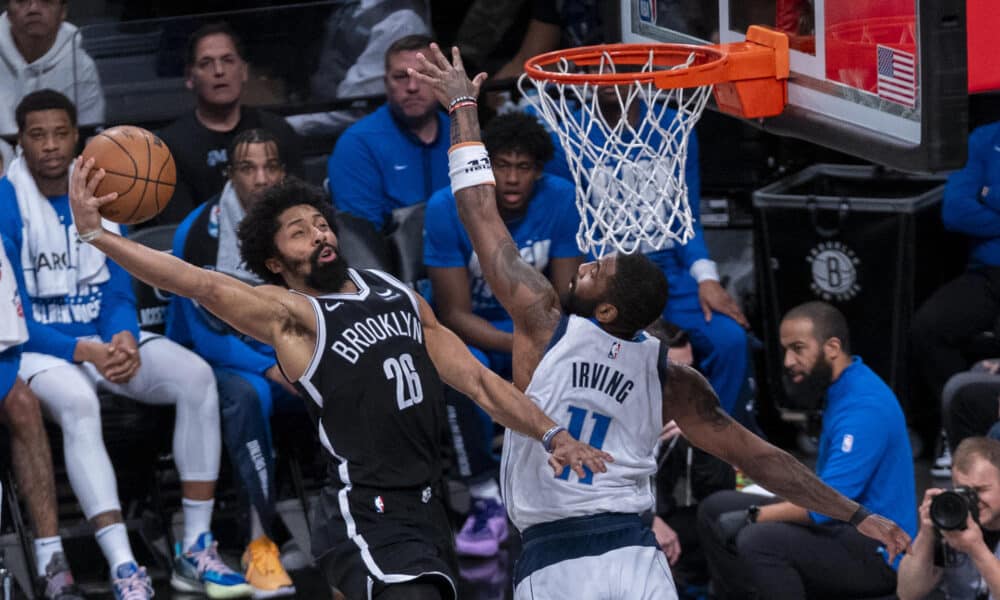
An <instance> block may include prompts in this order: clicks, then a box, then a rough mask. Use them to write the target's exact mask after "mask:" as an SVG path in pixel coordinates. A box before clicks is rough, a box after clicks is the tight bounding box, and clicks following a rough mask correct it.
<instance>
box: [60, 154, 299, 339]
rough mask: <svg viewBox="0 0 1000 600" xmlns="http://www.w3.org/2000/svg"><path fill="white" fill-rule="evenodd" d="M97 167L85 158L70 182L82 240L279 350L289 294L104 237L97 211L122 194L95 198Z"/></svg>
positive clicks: (141, 276)
mask: <svg viewBox="0 0 1000 600" xmlns="http://www.w3.org/2000/svg"><path fill="white" fill-rule="evenodd" d="M93 165H94V159H89V160H87V161H86V162H84V161H83V158H82V157H79V158H77V159H76V165H75V168H74V170H73V174H72V176H71V179H70V186H69V200H70V206H71V208H72V210H73V222H74V223H75V224H76V227H77V231H79V232H80V236H81V238H82V239H85V240H86V239H87V238H88V237H90V238H91V239H90V240H89V241H90V243H91V244H93V245H94V246H96V247H97V249H99V250H100V251H101V252H103V253H104V254H106V255H107V256H108V257H109V258H110V259H111V260H113V261H115V262H116V263H118V264H119V265H121V266H122V268H124V269H125V270H126V271H128V272H129V273H131V274H132V275H133V276H135V277H138V278H139V279H141V280H142V281H144V282H146V283H148V284H149V285H151V286H154V287H157V288H160V289H163V290H167V291H169V292H171V293H174V294H177V295H180V296H185V297H187V298H191V299H193V300H196V301H198V303H200V304H201V305H202V306H204V307H205V308H207V309H208V310H210V311H212V312H213V313H214V314H215V315H217V316H218V317H219V318H220V319H222V320H223V321H226V322H227V323H229V324H230V325H232V326H233V327H235V328H236V329H238V330H240V331H241V332H243V333H245V334H247V335H250V336H252V337H254V338H256V339H258V340H260V341H261V342H264V343H265V344H270V345H272V346H273V345H276V344H275V342H276V335H277V333H278V332H280V331H281V327H280V326H279V325H280V323H281V322H283V321H284V320H288V319H289V318H290V310H289V308H288V307H287V306H285V305H284V303H283V302H281V301H279V300H278V292H279V291H284V290H280V289H279V288H277V287H274V286H261V287H260V288H253V287H251V286H249V285H247V284H245V283H243V282H241V281H239V280H237V279H235V278H233V277H229V276H227V275H223V274H221V273H216V272H213V271H208V270H206V269H200V268H198V267H195V266H194V265H191V264H188V263H186V262H184V261H183V260H180V259H179V258H175V257H174V256H171V255H170V254H167V253H166V252H159V251H157V250H153V249H151V248H147V247H146V246H143V245H142V244H137V243H135V242H133V241H131V240H128V239H126V238H123V237H121V236H119V235H115V234H113V233H111V232H109V231H105V230H104V229H103V228H102V225H101V215H100V213H99V212H98V209H99V208H100V207H101V206H102V205H103V204H106V203H107V202H110V201H112V200H114V199H115V198H116V197H117V194H115V193H111V194H108V195H106V196H101V197H99V198H98V197H96V196H95V195H94V191H95V190H96V189H97V184H98V183H99V182H100V181H101V179H102V178H103V177H104V169H100V170H97V171H95V172H93V173H92V171H93ZM91 174H92V176H91ZM88 177H89V181H88ZM91 236H96V237H91ZM269 288H270V289H269ZM284 295H286V296H287V295H288V294H287V293H285V294H284Z"/></svg>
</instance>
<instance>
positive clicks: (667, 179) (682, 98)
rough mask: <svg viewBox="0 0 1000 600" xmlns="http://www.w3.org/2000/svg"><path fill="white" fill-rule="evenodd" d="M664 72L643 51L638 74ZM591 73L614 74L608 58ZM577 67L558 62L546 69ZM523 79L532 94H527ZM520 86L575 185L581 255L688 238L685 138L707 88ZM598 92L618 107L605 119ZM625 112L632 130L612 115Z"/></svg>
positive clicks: (645, 248)
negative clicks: (553, 137) (633, 119)
mask: <svg viewBox="0 0 1000 600" xmlns="http://www.w3.org/2000/svg"><path fill="white" fill-rule="evenodd" d="M693 59H694V55H691V57H689V59H688V63H687V64H682V65H678V66H676V67H673V68H686V67H687V66H688V65H689V64H690V63H691V61H692V60H693ZM663 68H664V67H657V66H654V64H653V53H652V51H650V57H649V60H648V61H647V62H646V64H645V65H643V66H642V68H641V71H642V72H650V71H652V70H653V69H663ZM591 69H596V70H594V71H592V73H591V74H595V73H597V74H600V73H614V72H616V71H615V65H614V61H613V58H612V57H611V56H610V55H608V54H607V53H605V54H604V55H603V57H602V59H601V64H600V65H599V66H597V67H592V68H591ZM576 70H577V69H576V67H575V66H574V65H573V64H572V63H569V62H567V61H566V60H565V59H563V60H561V61H560V62H559V64H557V65H555V70H554V71H552V72H559V73H570V72H575V71H576ZM526 81H531V82H532V83H533V84H534V88H535V89H533V90H526V89H525V87H526V83H525V82H526ZM519 85H520V87H521V90H522V92H523V93H524V96H525V98H527V99H528V100H529V102H530V103H531V104H532V105H533V106H534V107H535V108H536V109H537V111H538V114H539V115H540V116H541V118H543V119H544V120H545V122H546V123H547V124H548V126H549V128H550V129H552V130H553V131H555V132H556V133H557V135H558V136H559V141H560V143H561V144H562V147H563V149H564V150H565V152H566V160H567V163H568V164H569V170H570V172H571V173H572V174H573V180H574V182H575V183H576V206H577V209H578V210H579V211H580V229H579V231H578V232H577V236H576V241H577V245H579V247H580V249H581V250H582V251H584V252H592V253H593V254H594V255H595V256H598V257H600V256H603V255H604V254H605V253H607V252H608V251H618V252H623V253H626V254H631V253H633V252H636V251H640V250H641V251H643V252H648V251H651V250H660V249H662V248H664V247H666V246H668V245H672V244H671V242H677V243H680V244H684V243H687V242H688V240H690V239H691V238H692V237H693V236H694V227H693V223H692V216H691V207H690V205H689V204H688V198H687V182H686V181H685V178H684V165H685V163H686V161H687V148H688V137H689V135H690V134H691V131H692V130H693V129H694V125H695V123H696V122H697V121H698V118H699V117H700V116H701V113H702V111H703V110H704V108H705V104H706V103H707V102H708V98H709V95H710V94H711V92H712V86H710V85H708V86H701V87H693V88H677V89H660V88H658V87H656V85H655V84H653V83H652V82H649V83H632V84H630V85H620V86H616V87H610V86H607V85H603V86H598V85H595V84H593V83H579V84H575V83H574V84H568V83H556V82H549V81H539V80H534V79H531V78H529V77H528V76H527V75H522V76H521V80H520V82H519ZM601 89H603V90H604V92H603V94H604V96H605V106H607V105H608V99H610V97H611V96H613V97H614V100H615V101H617V104H618V112H617V114H616V115H611V118H612V119H613V120H612V121H611V122H609V121H608V120H607V118H606V116H605V114H604V112H602V110H601V108H600V104H599V102H598V99H599V95H598V92H599V90H601ZM536 92H537V93H536ZM671 108H672V109H673V110H675V111H676V117H674V118H671V115H672V114H673V113H672V111H671ZM630 110H633V111H635V112H636V115H641V118H640V119H638V122H637V123H636V124H635V125H633V124H632V123H629V120H628V119H625V118H619V117H618V115H628V114H629V111H630ZM607 112H609V113H611V112H614V111H607Z"/></svg>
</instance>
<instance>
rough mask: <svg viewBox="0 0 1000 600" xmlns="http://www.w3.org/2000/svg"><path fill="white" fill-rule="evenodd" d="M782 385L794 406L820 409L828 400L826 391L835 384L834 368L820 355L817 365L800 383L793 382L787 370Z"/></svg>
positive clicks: (782, 378) (783, 375)
mask: <svg viewBox="0 0 1000 600" xmlns="http://www.w3.org/2000/svg"><path fill="white" fill-rule="evenodd" d="M781 383H782V385H783V386H784V388H785V394H787V395H788V399H789V401H790V403H791V405H792V406H794V407H795V408H803V409H819V408H822V407H823V402H824V400H825V399H826V390H827V389H828V388H829V387H830V384H831V383H833V366H832V365H831V364H830V363H829V362H828V361H827V360H826V357H824V356H823V355H822V354H820V355H819V357H817V359H816V364H815V365H814V366H813V368H812V370H811V371H809V372H808V373H806V374H805V376H803V377H802V381H799V382H798V383H796V382H794V381H792V377H791V374H790V373H789V371H788V370H787V369H786V370H785V372H784V373H783V374H782V377H781Z"/></svg>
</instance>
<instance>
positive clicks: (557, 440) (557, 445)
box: [549, 431, 615, 477]
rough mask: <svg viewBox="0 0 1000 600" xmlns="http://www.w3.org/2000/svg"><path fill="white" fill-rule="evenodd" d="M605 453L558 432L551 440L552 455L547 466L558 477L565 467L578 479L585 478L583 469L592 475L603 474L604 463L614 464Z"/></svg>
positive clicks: (562, 432)
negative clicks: (573, 472)
mask: <svg viewBox="0 0 1000 600" xmlns="http://www.w3.org/2000/svg"><path fill="white" fill-rule="evenodd" d="M614 460H615V459H614V458H613V457H612V456H611V455H610V454H608V453H607V452H603V451H601V450H598V449H597V448H594V447H593V446H591V445H590V444H584V443H583V442H580V441H578V440H576V439H574V438H573V436H571V435H570V434H569V433H568V432H567V431H560V432H559V433H557V434H556V436H555V437H554V438H552V454H551V455H550V456H549V466H550V467H552V471H553V473H554V475H559V474H560V473H562V470H563V469H564V468H565V467H569V468H571V469H573V471H575V472H576V474H577V475H579V476H580V477H586V476H587V472H586V471H584V467H586V468H588V469H590V471H591V472H592V473H605V472H607V470H608V468H607V467H606V466H605V465H604V463H609V462H614Z"/></svg>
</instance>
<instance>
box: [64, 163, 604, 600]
mask: <svg viewBox="0 0 1000 600" xmlns="http://www.w3.org/2000/svg"><path fill="white" fill-rule="evenodd" d="M93 162H94V161H93V159H90V160H89V161H86V162H84V161H83V159H82V158H79V159H77V161H76V169H75V170H74V172H73V175H72V176H71V183H70V192H69V196H70V203H71V206H72V209H73V216H74V223H76V226H77V228H78V230H79V231H80V239H81V240H84V241H86V242H88V243H90V244H93V245H94V246H95V247H96V248H98V249H99V250H101V251H102V252H104V253H105V254H106V255H107V256H108V257H109V258H111V259H112V260H114V261H115V262H116V263H118V264H119V265H121V266H122V267H123V268H124V269H125V270H127V271H129V272H130V273H132V274H133V275H135V276H136V277H139V278H140V279H142V280H143V281H145V282H146V283H148V284H150V285H152V286H154V287H157V288H159V289H163V290H167V291H170V292H173V293H174V294H179V295H182V296H185V297H189V298H191V299H193V300H196V301H197V302H198V303H199V304H200V305H201V306H203V307H205V308H206V309H207V310H210V311H211V312H212V313H213V314H215V315H216V316H217V317H219V318H220V319H222V320H223V321H225V322H227V323H228V324H229V325H231V326H232V327H234V328H235V329H237V330H239V331H240V332H242V333H244V334H246V335H249V336H252V337H254V338H255V339H257V340H259V341H260V342H262V343H264V344H267V345H269V346H271V347H273V348H274V350H275V353H276V354H277V359H278V365H279V366H280V367H281V370H282V372H283V374H284V375H285V377H286V378H288V380H289V381H291V382H293V383H294V385H295V386H296V388H297V389H298V391H299V393H300V395H301V396H302V397H303V398H304V399H305V401H306V405H307V406H308V408H309V410H310V412H311V413H312V415H313V417H314V419H315V421H316V430H317V434H318V436H319V439H320V442H321V443H322V445H323V447H324V449H325V450H326V455H327V458H328V459H329V461H330V477H329V479H328V481H327V484H326V486H325V487H324V488H323V490H322V492H321V493H320V497H319V499H318V501H317V506H316V508H315V510H314V516H313V519H312V521H313V531H312V542H313V544H312V547H313V554H314V556H315V557H316V559H317V563H318V564H319V566H320V568H321V569H322V571H323V574H324V576H325V577H326V579H327V582H328V583H329V584H330V585H331V587H335V588H337V589H339V590H340V591H341V592H343V593H344V595H346V596H347V597H348V598H349V599H350V600H358V599H360V598H366V599H367V600H373V599H375V600H457V587H456V585H455V578H454V576H453V574H452V573H453V565H454V562H455V561H454V551H453V549H452V535H451V530H450V526H449V523H448V520H447V515H446V513H445V511H444V507H443V504H442V502H441V498H440V489H441V470H442V469H441V452H440V448H439V447H438V444H439V440H440V430H441V429H440V428H441V422H442V415H443V413H444V404H443V400H442V398H441V381H440V380H439V375H440V379H441V380H444V381H445V382H446V383H448V384H449V385H451V386H452V387H454V388H455V389H457V390H458V391H460V392H461V393H463V394H465V395H466V396H468V397H470V398H472V399H473V400H474V401H475V402H477V403H478V404H479V405H480V406H481V407H482V408H483V409H484V410H485V411H486V412H487V413H489V415H490V416H491V417H493V418H494V419H495V420H496V421H497V422H500V423H503V424H504V425H506V426H508V427H510V428H512V429H514V430H517V431H520V432H522V433H524V434H525V436H528V437H534V438H535V439H536V440H542V441H543V442H544V448H545V450H543V451H551V455H550V460H551V461H552V470H550V473H549V476H550V477H553V476H554V475H556V474H559V473H560V472H561V470H562V469H563V467H571V468H573V469H575V470H576V472H577V474H578V476H580V477H584V476H585V475H586V471H584V467H587V468H588V469H593V470H596V471H600V472H603V471H604V470H605V466H604V461H605V460H608V461H610V460H611V457H610V456H608V455H607V454H606V453H604V452H601V451H598V450H594V449H593V448H591V447H590V446H588V445H586V444H583V443H580V442H578V441H577V440H575V439H573V438H572V437H571V436H570V435H568V434H567V433H565V431H561V430H560V428H559V427H558V426H556V424H555V423H554V422H553V421H552V420H551V419H549V418H548V417H546V416H545V414H544V413H542V412H541V410H539V408H538V407H537V406H536V405H535V404H533V403H532V402H531V401H530V400H528V398H526V397H525V396H524V394H522V393H521V392H519V391H517V390H516V389H515V388H514V387H513V386H512V385H511V384H510V383H508V382H506V381H503V380H502V379H501V378H500V377H498V376H497V375H495V374H494V373H492V372H491V371H489V370H487V369H486V367H484V366H483V365H482V364H481V363H479V361H477V360H476V359H475V358H473V356H472V354H471V353H470V352H469V350H468V348H467V347H466V346H465V344H464V343H463V342H462V341H461V340H459V338H458V337H457V336H456V335H455V334H454V333H452V332H451V331H449V330H448V329H447V328H445V327H444V326H443V325H441V324H440V323H439V322H438V321H437V319H436V318H435V316H434V313H433V311H432V310H431V309H430V307H429V306H428V305H427V303H426V302H425V301H424V300H423V299H422V298H420V296H419V295H418V294H416V293H414V292H413V290H411V289H410V288H408V287H406V286H405V285H403V284H402V283H400V282H399V281H398V280H396V279H395V278H394V277H392V276H391V275H388V274H386V273H382V272H380V271H376V270H373V269H372V270H355V269H351V268H349V267H348V266H347V263H346V262H345V261H344V259H343V258H342V256H341V255H340V249H339V246H338V241H337V235H336V224H335V221H334V220H333V207H332V205H331V204H330V201H329V199H328V197H327V196H326V195H325V194H324V193H323V192H322V191H321V190H318V189H317V188H315V187H313V186H309V185H307V184H305V183H303V182H301V181H299V180H297V179H295V178H293V177H289V178H286V180H285V181H283V182H282V183H279V184H277V185H275V186H273V187H271V188H270V189H269V190H268V191H267V192H266V193H265V195H264V197H263V198H261V199H260V200H259V201H258V202H257V203H256V204H254V205H253V206H252V207H251V208H250V209H249V210H248V211H247V215H246V217H244V219H243V221H242V222H241V223H240V228H239V232H238V235H239V240H240V252H241V256H242V259H243V261H244V262H245V263H246V265H247V268H248V269H249V270H251V271H252V272H253V273H254V274H255V275H257V276H258V277H260V278H261V279H262V280H264V281H266V282H268V283H269V284H270V285H261V286H258V287H251V286H249V285H247V284H245V283H243V282H241V281H239V280H237V279H235V278H233V277H229V276H227V275H224V274H221V273H219V272H216V271H209V270H206V269H200V268H198V267H195V266H194V265H191V264H189V263H186V262H184V261H182V260H179V259H177V258H175V257H172V256H170V255H168V254H166V253H163V252H157V251H154V250H151V249H149V248H146V247H145V246H141V245H139V244H136V243H135V242H132V241H130V240H127V239H125V238H123V237H121V236H118V235H115V234H113V233H111V232H109V231H105V230H104V229H102V225H101V217H100V214H99V212H98V208H99V207H100V206H101V205H102V204H104V203H107V202H109V201H111V200H113V199H114V198H115V197H116V194H114V193H112V194H108V195H105V196H102V197H100V198H97V197H95V195H94V194H95V190H96V189H97V185H98V183H99V182H100V181H101V179H102V178H103V176H104V171H103V170H98V171H97V173H96V174H94V176H93V177H90V175H91V172H92V171H93ZM88 178H89V180H88ZM536 443H537V442H536ZM540 445H542V444H540Z"/></svg>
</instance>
